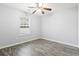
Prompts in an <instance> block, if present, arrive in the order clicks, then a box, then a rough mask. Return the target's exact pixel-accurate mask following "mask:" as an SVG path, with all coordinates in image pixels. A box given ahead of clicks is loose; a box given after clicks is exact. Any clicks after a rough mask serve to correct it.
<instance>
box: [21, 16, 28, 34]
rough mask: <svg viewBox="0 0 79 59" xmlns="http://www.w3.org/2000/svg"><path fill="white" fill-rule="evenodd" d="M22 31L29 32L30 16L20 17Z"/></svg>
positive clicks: (22, 32)
mask: <svg viewBox="0 0 79 59" xmlns="http://www.w3.org/2000/svg"><path fill="white" fill-rule="evenodd" d="M20 33H21V34H27V33H29V17H28V16H27V15H24V16H21V18H20Z"/></svg>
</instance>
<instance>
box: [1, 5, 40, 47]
mask: <svg viewBox="0 0 79 59" xmlns="http://www.w3.org/2000/svg"><path fill="white" fill-rule="evenodd" d="M22 14H23V12H21V11H19V10H16V9H12V8H10V7H8V6H4V5H0V47H3V46H8V45H10V44H15V43H19V42H24V41H27V40H30V39H32V38H36V37H39V35H40V33H39V31H40V20H39V19H40V17H38V16H35V15H31V16H29V18H30V33H29V34H27V33H26V34H24V35H20V28H19V26H20V17H21V15H22Z"/></svg>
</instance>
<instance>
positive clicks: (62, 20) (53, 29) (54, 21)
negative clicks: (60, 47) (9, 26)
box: [42, 7, 78, 46]
mask: <svg viewBox="0 0 79 59" xmlns="http://www.w3.org/2000/svg"><path fill="white" fill-rule="evenodd" d="M77 18H78V9H77V7H73V8H69V9H66V10H61V11H58V12H55V13H51V14H50V15H49V14H48V15H45V16H43V17H42V35H43V36H42V37H43V38H47V39H48V40H52V41H57V42H60V43H61V42H62V43H64V44H68V45H72V46H78V38H77V33H78V27H77V26H78V23H77V22H78V19H77Z"/></svg>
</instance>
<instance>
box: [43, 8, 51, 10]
mask: <svg viewBox="0 0 79 59" xmlns="http://www.w3.org/2000/svg"><path fill="white" fill-rule="evenodd" d="M43 9H44V10H48V11H51V10H52V9H51V8H43Z"/></svg>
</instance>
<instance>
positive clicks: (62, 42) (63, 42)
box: [42, 37, 79, 48]
mask: <svg viewBox="0 0 79 59" xmlns="http://www.w3.org/2000/svg"><path fill="white" fill-rule="evenodd" d="M42 39H45V40H49V41H53V42H57V43H61V44H65V45H69V46H73V47H77V48H79V46H78V45H74V44H69V43H65V42H61V41H57V40H53V39H50V38H46V37H42Z"/></svg>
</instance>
